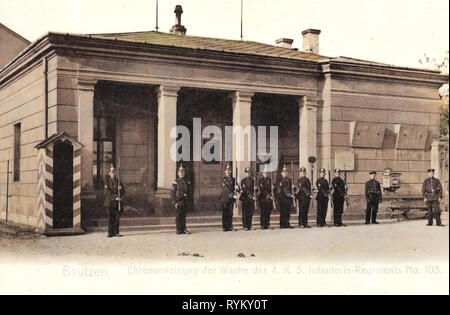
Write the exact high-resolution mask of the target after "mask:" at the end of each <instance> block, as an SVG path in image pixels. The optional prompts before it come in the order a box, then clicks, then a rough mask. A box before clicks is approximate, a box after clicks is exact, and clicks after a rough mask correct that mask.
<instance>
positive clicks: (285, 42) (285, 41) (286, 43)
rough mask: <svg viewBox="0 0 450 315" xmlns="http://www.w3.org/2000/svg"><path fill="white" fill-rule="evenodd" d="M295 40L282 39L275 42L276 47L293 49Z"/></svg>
mask: <svg viewBox="0 0 450 315" xmlns="http://www.w3.org/2000/svg"><path fill="white" fill-rule="evenodd" d="M293 42H294V40H293V39H290V38H280V39H277V40H276V41H275V45H276V46H278V47H283V48H289V49H292V43H293Z"/></svg>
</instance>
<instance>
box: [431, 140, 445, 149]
mask: <svg viewBox="0 0 450 315" xmlns="http://www.w3.org/2000/svg"><path fill="white" fill-rule="evenodd" d="M445 143H446V142H445V141H444V140H441V139H435V140H433V141H432V142H431V146H432V147H440V146H444V145H445Z"/></svg>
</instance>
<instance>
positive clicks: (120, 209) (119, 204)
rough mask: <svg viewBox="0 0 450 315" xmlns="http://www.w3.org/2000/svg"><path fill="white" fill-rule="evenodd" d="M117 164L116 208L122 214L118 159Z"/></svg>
mask: <svg viewBox="0 0 450 315" xmlns="http://www.w3.org/2000/svg"><path fill="white" fill-rule="evenodd" d="M118 162H119V163H117V199H118V200H117V202H118V205H117V208H118V210H119V212H122V200H121V198H122V189H121V188H122V187H121V185H122V184H121V183H120V159H119V161H118Z"/></svg>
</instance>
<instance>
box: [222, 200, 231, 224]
mask: <svg viewBox="0 0 450 315" xmlns="http://www.w3.org/2000/svg"><path fill="white" fill-rule="evenodd" d="M233 206H234V202H232V201H230V202H223V203H222V226H223V229H224V230H231V229H232V228H233Z"/></svg>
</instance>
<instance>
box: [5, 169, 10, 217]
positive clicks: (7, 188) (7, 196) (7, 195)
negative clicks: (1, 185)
mask: <svg viewBox="0 0 450 315" xmlns="http://www.w3.org/2000/svg"><path fill="white" fill-rule="evenodd" d="M9 174H10V172H9V160H8V162H7V166H6V218H5V222H8V210H9Z"/></svg>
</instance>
